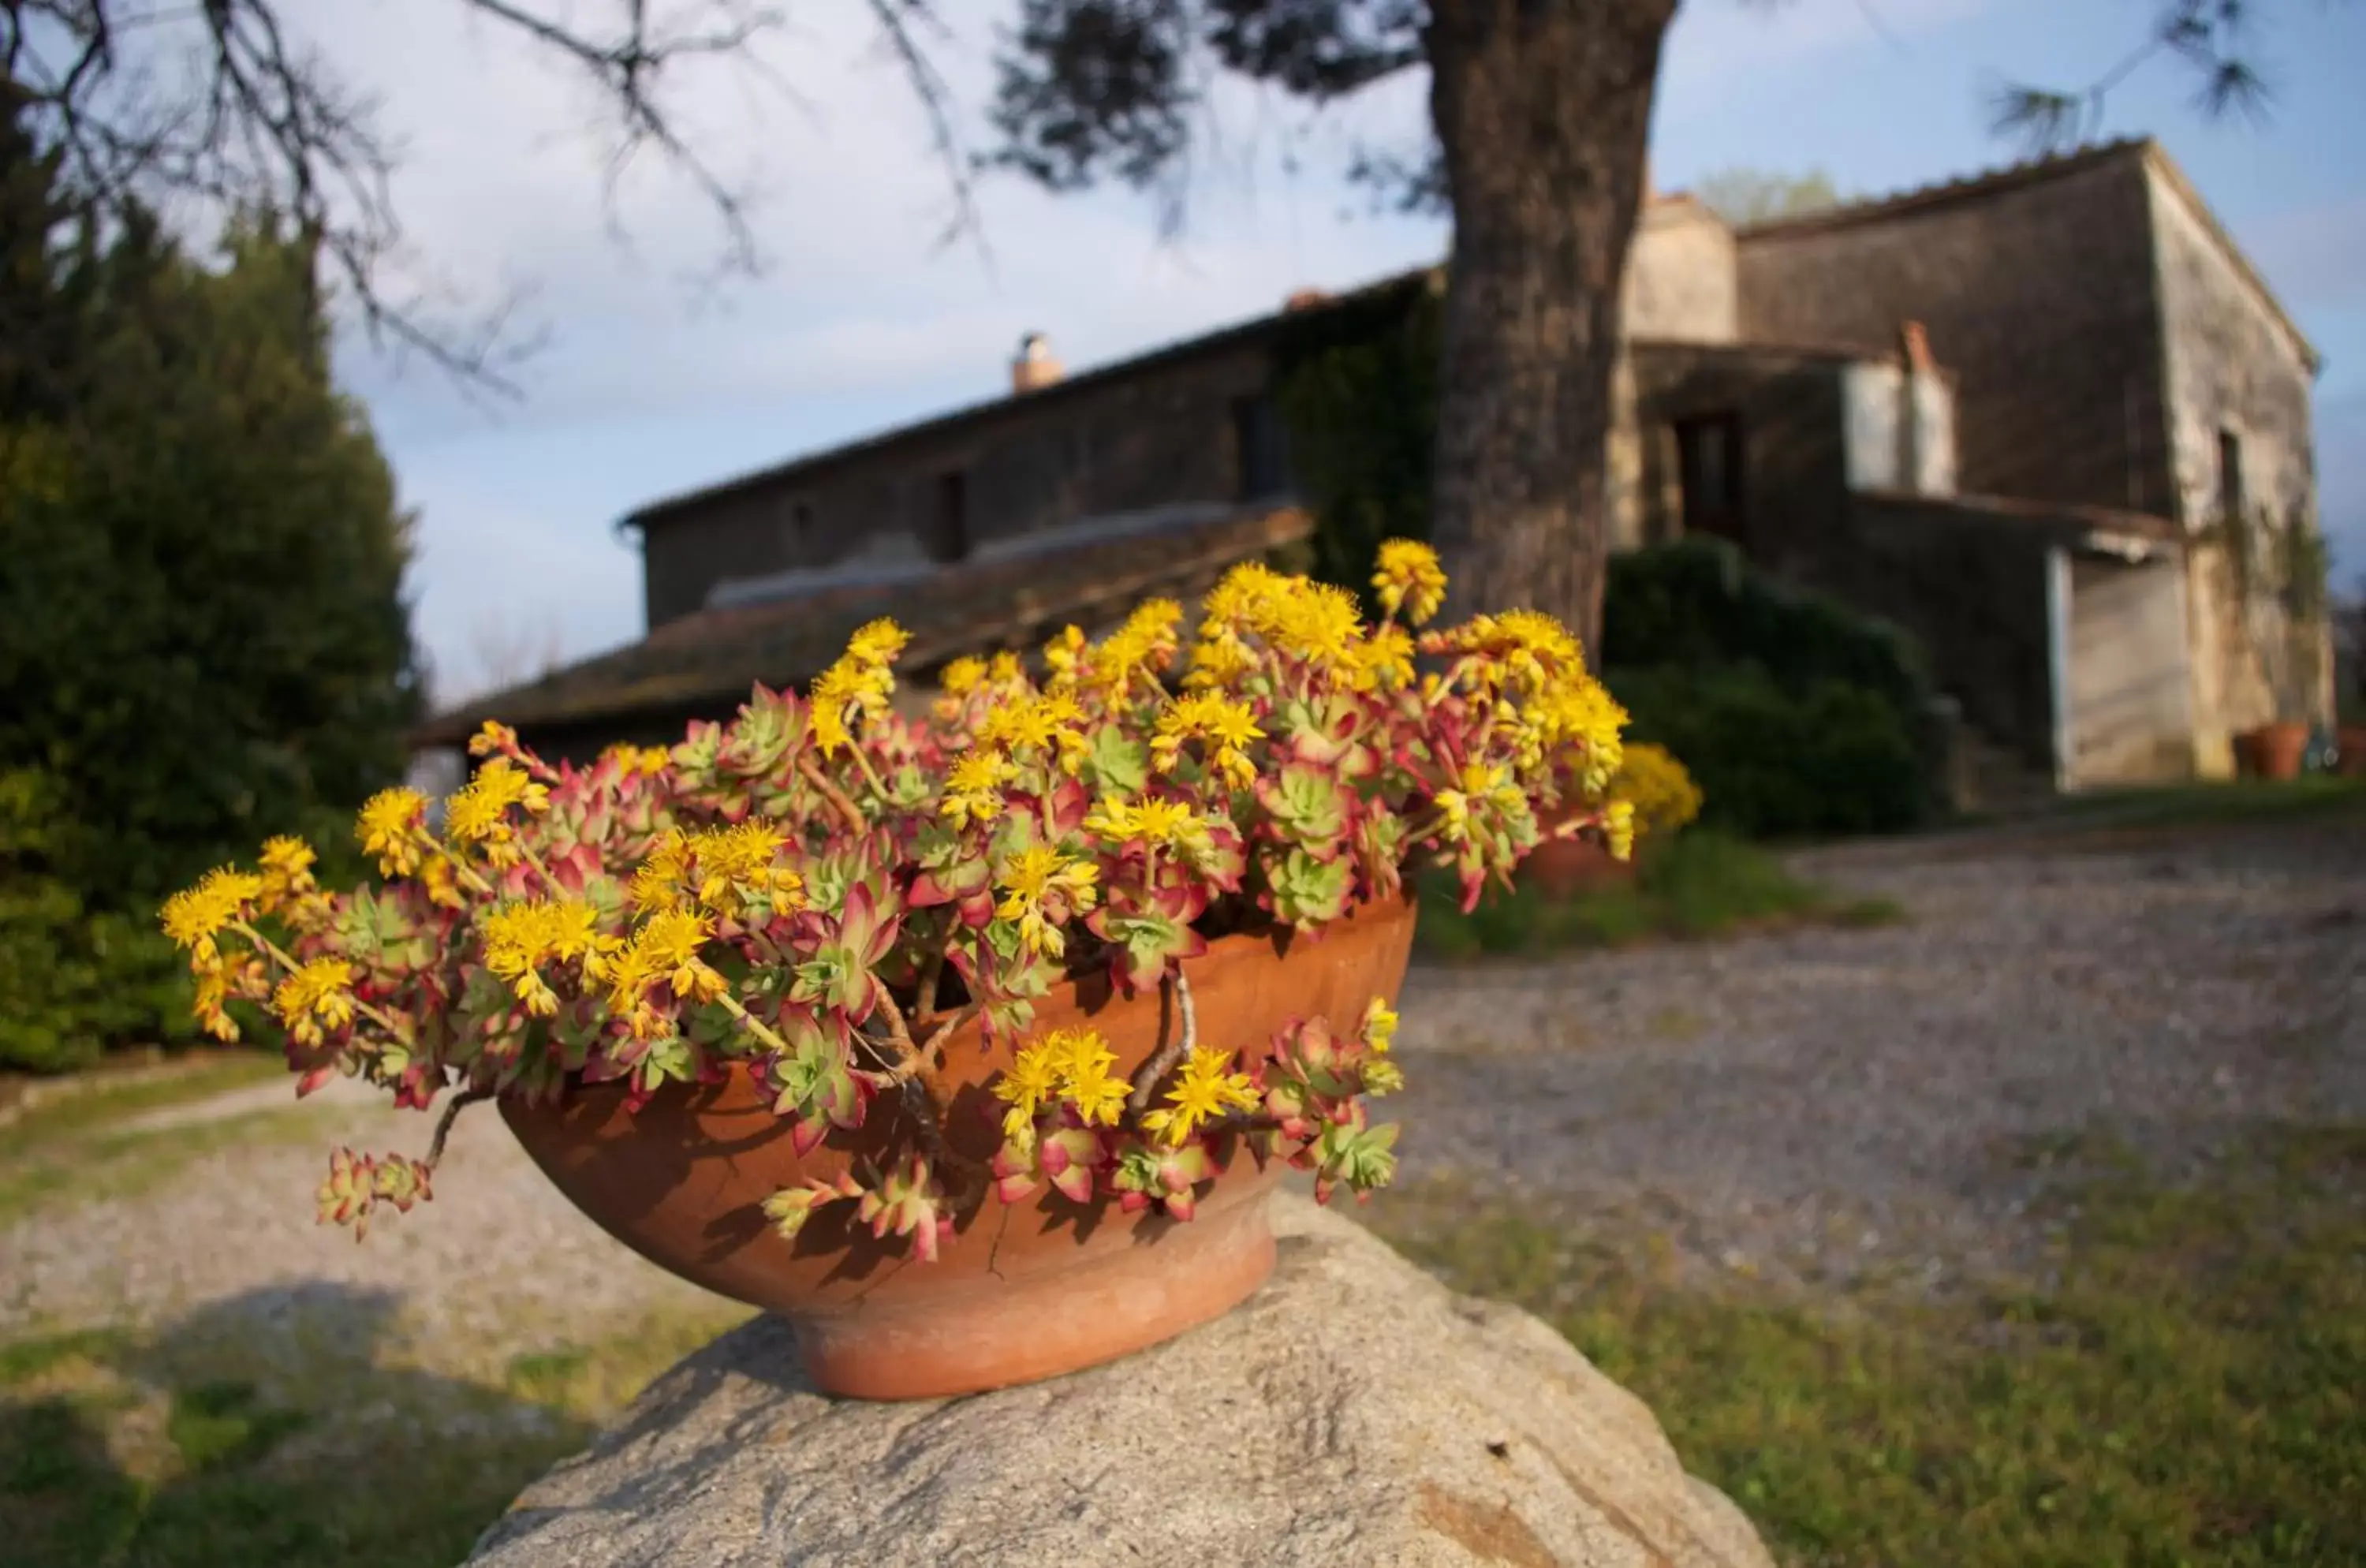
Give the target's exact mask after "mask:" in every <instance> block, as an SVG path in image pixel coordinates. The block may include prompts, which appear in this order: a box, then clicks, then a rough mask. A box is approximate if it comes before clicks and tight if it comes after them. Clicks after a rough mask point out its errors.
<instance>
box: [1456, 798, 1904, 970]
mask: <svg viewBox="0 0 2366 1568" xmlns="http://www.w3.org/2000/svg"><path fill="white" fill-rule="evenodd" d="M1458 906H1459V897H1458V892H1457V889H1456V888H1455V886H1454V885H1453V884H1451V883H1450V882H1444V881H1438V880H1436V879H1432V880H1427V881H1425V882H1424V883H1423V884H1422V886H1421V922H1420V924H1419V925H1418V926H1417V927H1416V928H1415V940H1416V941H1417V942H1419V943H1420V944H1421V947H1422V951H1423V952H1424V953H1425V954H1427V955H1428V956H1431V957H1434V958H1442V959H1468V958H1475V957H1480V956H1496V955H1505V954H1515V953H1527V954H1536V953H1555V952H1563V951H1567V950H1570V949H1582V948H1602V947H1617V946H1622V945H1625V944H1627V943H1629V942H1643V941H1649V940H1652V939H1655V938H1671V937H1673V938H1705V937H1715V936H1720V935H1724V934H1728V933H1730V932H1732V931H1738V930H1742V929H1750V928H1758V927H1763V926H1769V925H1776V924H1783V923H1786V922H1797V921H1802V920H1816V921H1823V922H1828V923H1833V924H1841V925H1882V924H1887V923H1889V922H1891V921H1894V920H1896V919H1899V918H1900V911H1899V910H1898V907H1897V906H1896V905H1894V904H1891V903H1889V902H1887V900H1883V899H1848V898H1843V897H1840V896H1838V895H1836V894H1834V893H1832V892H1831V891H1830V890H1829V889H1826V888H1823V887H1820V886H1816V885H1814V884H1812V883H1808V882H1804V881H1802V880H1800V879H1799V878H1798V877H1797V876H1794V875H1792V874H1791V873H1789V872H1788V871H1786V870H1785V869H1784V867H1783V864H1782V863H1781V862H1780V861H1778V860H1776V859H1775V857H1774V856H1773V855H1771V854H1768V853H1767V852H1764V851H1763V850H1760V849H1758V848H1756V847H1754V846H1752V845H1751V844H1748V843H1745V842H1743V841H1741V840H1739V839H1733V838H1729V837H1726V836H1725V835H1723V834H1720V833H1717V832H1714V831H1709V830H1706V829H1693V830H1691V831H1688V832H1685V833H1683V834H1680V835H1679V836H1677V837H1676V838H1674V839H1673V840H1669V841H1668V842H1667V843H1666V844H1665V845H1664V846H1662V847H1660V848H1658V849H1657V850H1655V851H1653V852H1649V853H1647V854H1646V855H1645V857H1644V859H1643V861H1642V863H1641V865H1640V867H1639V870H1638V874H1637V876H1636V879H1635V880H1634V881H1633V882H1632V883H1628V884H1617V885H1612V886H1604V887H1598V888H1592V889H1588V890H1586V891H1583V892H1579V893H1575V894H1572V895H1571V896H1569V897H1565V898H1552V897H1546V896H1545V895H1543V894H1541V893H1539V892H1538V891H1537V890H1536V889H1535V888H1534V887H1531V886H1515V887H1514V888H1513V889H1512V890H1511V891H1510V892H1508V893H1507V892H1505V891H1504V889H1502V888H1500V887H1493V886H1491V887H1489V888H1488V889H1487V891H1486V892H1485V894H1484V895H1482V897H1481V898H1480V900H1479V905H1478V907H1477V908H1474V909H1472V910H1471V911H1470V913H1469V914H1465V913H1463V912H1462V910H1461V909H1460V908H1459V907H1458Z"/></svg>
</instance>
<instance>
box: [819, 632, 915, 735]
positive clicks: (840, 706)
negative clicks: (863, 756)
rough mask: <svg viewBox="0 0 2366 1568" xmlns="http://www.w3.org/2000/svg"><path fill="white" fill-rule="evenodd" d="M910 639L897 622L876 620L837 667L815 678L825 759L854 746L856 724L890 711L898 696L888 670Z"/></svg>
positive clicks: (851, 641) (857, 637)
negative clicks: (891, 699) (888, 706)
mask: <svg viewBox="0 0 2366 1568" xmlns="http://www.w3.org/2000/svg"><path fill="white" fill-rule="evenodd" d="M909 641H911V637H910V634H908V633H907V632H906V631H905V630H904V628H903V627H901V626H897V625H896V623H895V622H894V621H892V620H888V619H885V618H884V617H883V618H882V619H879V620H876V621H872V622H870V623H869V624H867V625H865V626H862V627H860V628H858V629H857V630H856V632H855V634H854V636H853V637H851V639H849V641H848V642H847V645H846V651H845V653H843V654H841V655H840V656H839V660H838V662H837V663H835V664H833V665H831V666H830V667H829V668H828V669H827V670H825V671H822V672H821V673H820V674H819V675H817V676H816V677H815V678H814V683H813V691H812V693H811V694H810V698H809V700H810V701H811V703H812V705H813V719H812V722H813V734H814V739H815V740H816V741H817V743H818V744H819V745H820V747H821V749H822V754H823V755H824V756H827V757H835V756H837V755H838V754H839V752H840V751H842V750H845V749H846V748H847V747H848V746H849V745H850V744H851V743H852V741H853V739H854V727H855V726H858V725H860V724H861V723H862V721H863V719H865V718H866V717H870V716H874V715H877V714H882V713H884V712H886V711H887V703H888V699H889V698H891V697H892V696H894V695H895V694H896V676H895V674H894V672H893V671H891V670H890V669H889V668H888V667H889V666H890V665H892V664H893V663H894V662H895V661H896V655H897V654H899V653H901V652H903V651H904V645H905V644H907V643H908V642H909Z"/></svg>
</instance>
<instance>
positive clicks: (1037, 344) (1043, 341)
mask: <svg viewBox="0 0 2366 1568" xmlns="http://www.w3.org/2000/svg"><path fill="white" fill-rule="evenodd" d="M1062 374H1063V372H1062V370H1061V368H1060V362H1059V361H1058V360H1056V359H1054V358H1053V357H1052V344H1051V341H1050V340H1049V339H1047V338H1045V337H1044V335H1043V334H1042V333H1028V334H1027V335H1026V336H1024V337H1022V338H1020V340H1019V357H1017V358H1016V359H1013V360H1012V361H1011V362H1010V392H1011V395H1012V396H1013V397H1017V396H1018V395H1019V394H1020V393H1021V392H1032V391H1034V390H1036V389H1039V388H1042V387H1048V386H1050V385H1052V383H1053V382H1054V381H1057V380H1058V379H1059V378H1060V377H1061V376H1062Z"/></svg>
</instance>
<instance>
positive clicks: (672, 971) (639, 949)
mask: <svg viewBox="0 0 2366 1568" xmlns="http://www.w3.org/2000/svg"><path fill="white" fill-rule="evenodd" d="M714 934H715V927H714V925H713V924H712V922H710V921H709V920H708V919H707V918H706V917H705V916H704V915H701V914H699V913H697V912H696V911H695V910H691V909H660V910H659V911H658V912H657V913H656V914H654V915H651V916H650V917H649V918H648V919H647V920H645V921H643V922H642V924H641V928H640V929H639V930H638V931H635V932H634V933H633V939H632V941H630V942H626V943H625V945H624V946H623V947H622V948H621V949H620V950H618V951H617V952H616V953H614V955H613V956H611V957H609V958H608V959H607V960H606V973H607V977H608V1010H609V1011H611V1012H612V1013H614V1014H615V1015H616V1016H617V1017H619V1018H623V1019H625V1020H627V1021H629V1023H630V1026H631V1028H632V1031H633V1033H634V1035H635V1037H636V1038H637V1039H642V1040H649V1039H654V1038H656V1037H657V1035H658V1034H659V1032H660V1031H661V1030H663V1029H664V1028H665V1027H666V1022H665V1019H664V1016H663V1015H662V1014H661V1013H659V1011H658V1010H657V1009H656V1008H654V1007H653V1006H651V1005H650V1000H649V993H650V992H651V991H652V990H653V989H655V988H656V987H658V986H659V985H661V984H663V985H670V986H671V987H673V992H674V995H675V996H677V997H681V998H684V999H685V1000H689V1001H694V1002H711V1001H713V1000H714V999H715V998H717V997H719V996H721V995H723V994H724V992H725V991H726V990H727V989H728V988H729V986H730V982H728V981H727V980H726V979H725V978H724V977H723V976H722V974H721V972H720V971H718V970H716V969H715V968H714V967H713V966H712V965H710V964H708V963H707V962H706V960H705V959H704V958H702V957H701V956H699V949H700V948H701V947H702V946H704V944H705V942H706V941H707V939H708V938H710V937H712V936H713V935H714Z"/></svg>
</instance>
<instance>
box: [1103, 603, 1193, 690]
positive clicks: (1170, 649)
mask: <svg viewBox="0 0 2366 1568" xmlns="http://www.w3.org/2000/svg"><path fill="white" fill-rule="evenodd" d="M1182 619H1183V606H1182V605H1180V604H1177V603H1176V602H1175V601H1174V600H1172V599H1152V600H1150V601H1148V602H1146V603H1145V604H1143V605H1141V606H1140V607H1139V608H1137V609H1136V610H1135V611H1134V612H1133V614H1132V615H1128V616H1127V617H1126V618H1125V624H1124V625H1123V626H1120V627H1118V629H1117V630H1115V631H1113V632H1111V633H1110V635H1109V636H1108V637H1103V638H1102V639H1101V641H1100V645H1099V646H1098V648H1096V649H1093V683H1094V684H1095V685H1096V686H1098V687H1099V688H1100V689H1101V690H1102V691H1104V692H1106V693H1108V694H1110V695H1111V696H1116V695H1119V694H1122V693H1123V692H1124V691H1125V689H1126V688H1127V687H1128V686H1130V685H1132V683H1133V678H1134V676H1135V675H1136V674H1137V673H1141V672H1145V671H1146V672H1148V673H1150V674H1152V675H1156V674H1157V673H1158V672H1159V671H1163V670H1165V669H1166V667H1167V665H1169V664H1171V663H1173V662H1174V660H1175V651H1176V640H1175V628H1176V626H1177V624H1178V623H1179V622H1180V621H1181V620H1182Z"/></svg>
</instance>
